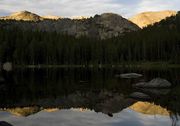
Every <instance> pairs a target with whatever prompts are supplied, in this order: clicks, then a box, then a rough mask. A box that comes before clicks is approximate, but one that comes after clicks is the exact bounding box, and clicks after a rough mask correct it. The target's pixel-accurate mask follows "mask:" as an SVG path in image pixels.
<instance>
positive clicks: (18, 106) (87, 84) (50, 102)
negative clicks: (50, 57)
mask: <svg viewBox="0 0 180 126" xmlns="http://www.w3.org/2000/svg"><path fill="white" fill-rule="evenodd" d="M132 72H133V73H139V74H142V75H143V76H142V77H139V78H131V79H130V78H129V79H127V78H126V79H125V78H120V77H119V76H118V75H120V74H123V73H132ZM154 78H163V79H166V80H168V81H169V82H170V83H171V84H172V87H171V88H170V89H137V88H133V87H132V85H133V84H136V83H138V82H147V81H150V80H152V79H154ZM133 92H141V93H144V94H146V95H147V96H148V97H147V98H146V97H144V98H143V99H142V98H138V97H132V96H131V94H132V93H133ZM0 108H1V109H0V121H5V122H6V123H9V124H11V125H13V126H35V125H36V126H49V125H51V126H85V125H87V126H119V125H122V126H132V125H133V126H155V125H157V126H179V125H180V122H179V113H180V69H166V70H156V69H146V70H144V69H122V68H121V69H120V68H113V69H112V68H99V69H97V68H58V69H17V70H14V71H13V72H4V71H1V72H0ZM5 122H4V123H5ZM0 124H1V123H0Z"/></svg>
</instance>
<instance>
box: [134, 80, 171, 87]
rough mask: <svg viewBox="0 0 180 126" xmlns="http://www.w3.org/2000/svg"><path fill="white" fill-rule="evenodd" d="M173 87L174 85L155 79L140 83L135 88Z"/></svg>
mask: <svg viewBox="0 0 180 126" xmlns="http://www.w3.org/2000/svg"><path fill="white" fill-rule="evenodd" d="M171 85H172V84H171V83H170V82H169V81H167V80H165V79H161V78H155V79H153V80H151V81H149V82H140V83H137V84H135V85H133V86H134V87H139V88H169V87H171Z"/></svg>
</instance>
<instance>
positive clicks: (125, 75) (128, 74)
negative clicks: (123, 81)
mask: <svg viewBox="0 0 180 126" xmlns="http://www.w3.org/2000/svg"><path fill="white" fill-rule="evenodd" d="M142 76H143V75H142V74H137V73H126V74H120V75H116V77H121V78H127V79H128V78H139V77H142Z"/></svg>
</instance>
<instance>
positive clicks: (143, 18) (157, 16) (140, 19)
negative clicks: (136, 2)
mask: <svg viewBox="0 0 180 126" xmlns="http://www.w3.org/2000/svg"><path fill="white" fill-rule="evenodd" d="M176 14H177V12H176V11H169V10H167V11H158V12H144V13H140V14H138V15H136V16H134V17H132V18H130V19H129V20H130V21H132V22H133V23H135V24H137V25H138V26H139V27H140V28H144V27H147V26H148V25H153V24H154V23H157V22H160V21H161V20H163V19H166V18H167V17H170V16H174V15H176Z"/></svg>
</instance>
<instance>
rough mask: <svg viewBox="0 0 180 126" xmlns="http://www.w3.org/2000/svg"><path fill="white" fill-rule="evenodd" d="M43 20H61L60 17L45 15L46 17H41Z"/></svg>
mask: <svg viewBox="0 0 180 126" xmlns="http://www.w3.org/2000/svg"><path fill="white" fill-rule="evenodd" d="M42 18H43V19H51V20H58V19H62V17H60V16H52V15H47V16H42Z"/></svg>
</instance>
